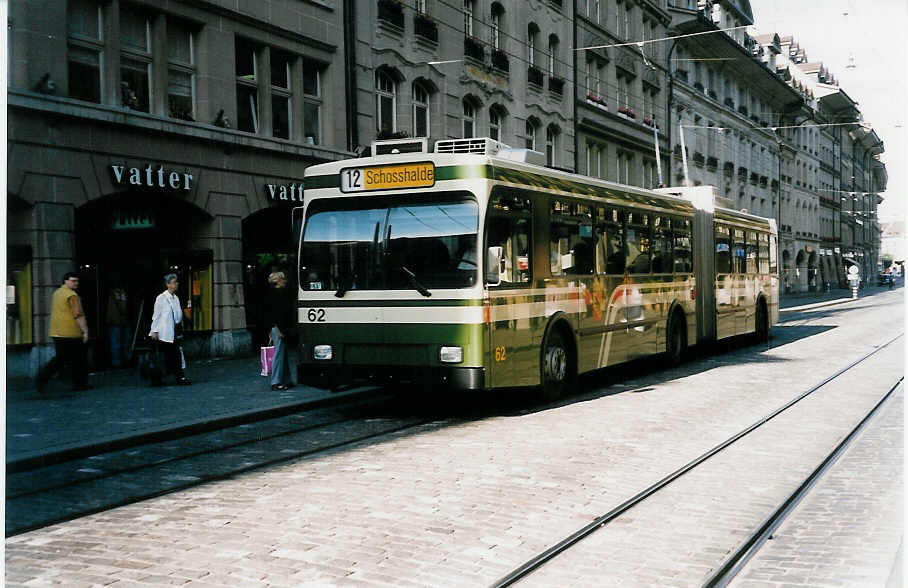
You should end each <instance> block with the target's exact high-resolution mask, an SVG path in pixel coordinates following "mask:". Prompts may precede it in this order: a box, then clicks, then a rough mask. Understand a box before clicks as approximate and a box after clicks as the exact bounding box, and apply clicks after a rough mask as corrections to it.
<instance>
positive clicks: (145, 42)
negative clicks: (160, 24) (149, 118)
mask: <svg viewBox="0 0 908 588" xmlns="http://www.w3.org/2000/svg"><path fill="white" fill-rule="evenodd" d="M120 50H121V54H120V94H121V104H122V106H123V107H124V108H128V109H130V110H139V111H142V112H150V111H151V110H150V109H151V92H152V85H151V61H152V56H151V23H150V22H149V19H148V17H147V16H146V15H145V14H144V13H143V12H141V11H140V10H138V9H137V8H132V7H129V6H128V5H123V6H122V7H121V10H120Z"/></svg>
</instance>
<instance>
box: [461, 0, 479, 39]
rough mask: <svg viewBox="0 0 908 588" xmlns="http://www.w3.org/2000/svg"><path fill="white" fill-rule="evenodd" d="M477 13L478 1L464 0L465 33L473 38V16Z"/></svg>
mask: <svg viewBox="0 0 908 588" xmlns="http://www.w3.org/2000/svg"><path fill="white" fill-rule="evenodd" d="M475 12H476V0H463V33H464V35H466V36H468V37H472V36H473V15H474V13H475Z"/></svg>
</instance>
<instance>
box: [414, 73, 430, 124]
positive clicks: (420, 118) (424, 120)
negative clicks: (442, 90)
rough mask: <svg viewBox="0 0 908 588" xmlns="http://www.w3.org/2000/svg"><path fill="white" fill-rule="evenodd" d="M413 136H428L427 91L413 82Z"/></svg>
mask: <svg viewBox="0 0 908 588" xmlns="http://www.w3.org/2000/svg"><path fill="white" fill-rule="evenodd" d="M413 136H414V137H428V136H429V92H427V91H426V89H425V88H424V87H423V86H422V85H421V84H413Z"/></svg>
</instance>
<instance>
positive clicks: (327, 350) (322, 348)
mask: <svg viewBox="0 0 908 588" xmlns="http://www.w3.org/2000/svg"><path fill="white" fill-rule="evenodd" d="M312 357H314V358H315V359H331V358H332V357H334V349H333V348H332V347H331V346H330V345H316V346H315V347H313V348H312Z"/></svg>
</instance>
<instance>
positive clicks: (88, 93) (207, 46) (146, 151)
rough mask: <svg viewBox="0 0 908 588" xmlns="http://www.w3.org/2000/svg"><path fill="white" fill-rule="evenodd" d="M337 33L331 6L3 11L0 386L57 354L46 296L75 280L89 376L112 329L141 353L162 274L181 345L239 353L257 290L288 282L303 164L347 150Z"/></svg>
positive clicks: (146, 5) (39, 5)
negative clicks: (119, 298)
mask: <svg viewBox="0 0 908 588" xmlns="http://www.w3.org/2000/svg"><path fill="white" fill-rule="evenodd" d="M343 22H344V15H343V6H342V3H340V2H334V1H330V0H318V1H310V2H297V1H292V0H261V1H260V2H253V3H247V5H246V6H245V7H244V8H243V9H242V10H237V8H236V3H234V2H228V1H226V0H218V1H215V2H205V3H199V2H189V1H187V2H180V1H172V2H164V3H161V2H150V1H142V0H136V1H131V2H126V1H124V0H69V1H67V2H59V1H28V2H25V1H22V0H17V1H14V2H12V3H11V4H10V12H9V29H8V30H9V36H10V40H9V47H10V55H9V64H8V65H9V74H10V75H9V88H8V103H9V111H8V143H7V147H8V186H7V202H8V204H7V213H8V221H7V222H8V226H7V235H8V237H7V239H8V240H7V253H8V260H9V267H8V274H7V294H8V297H7V311H8V313H7V316H8V320H7V327H8V336H7V367H8V370H9V373H10V374H12V375H15V374H24V373H29V372H30V373H34V371H35V369H36V368H37V365H38V363H39V361H43V360H45V359H46V357H47V354H48V353H50V352H51V349H52V346H51V345H49V344H48V343H49V338H48V335H47V330H48V315H49V305H50V298H51V293H52V292H53V290H54V289H55V288H57V287H58V286H59V285H60V282H61V278H62V276H63V274H64V273H65V272H67V271H72V270H76V269H78V271H79V272H80V273H81V287H80V291H81V294H82V296H83V300H84V304H85V308H86V316H87V318H88V321H89V327H90V331H91V336H92V346H91V352H90V355H91V361H92V366H93V367H95V368H98V367H105V366H107V365H110V363H111V358H112V356H113V353H111V350H110V336H109V333H110V331H111V329H112V328H113V327H125V328H126V329H127V331H128V333H129V335H128V339H131V338H132V336H133V335H134V334H135V333H136V331H138V337H137V344H138V345H141V344H142V341H143V339H144V335H146V334H147V330H148V324H149V319H150V314H151V309H152V303H153V301H154V297H155V295H157V294H158V293H159V292H160V291H162V290H163V285H162V283H161V278H162V276H163V275H164V274H165V273H167V272H175V273H177V274H178V275H179V277H180V281H181V297H182V300H183V302H184V304H186V303H187V302H190V301H191V304H192V311H191V313H192V320H191V321H190V322H189V323H188V324H187V341H186V346H185V347H186V349H187V353H189V354H191V355H229V354H235V353H242V352H248V351H250V350H251V348H252V347H253V345H255V344H256V341H257V340H258V339H260V338H261V337H262V333H260V332H259V331H260V330H262V329H263V326H262V325H259V324H258V322H259V321H260V314H261V301H262V295H263V293H264V290H263V288H264V287H265V285H264V278H265V277H266V276H267V274H268V272H269V271H272V270H274V269H285V270H288V272H289V273H290V275H291V276H292V275H295V271H289V270H292V269H293V266H294V265H295V264H294V263H293V261H292V258H293V256H294V252H295V246H294V244H293V242H292V241H293V239H292V233H291V217H292V210H291V209H292V208H293V206H295V205H299V203H300V200H301V191H300V186H301V179H302V177H303V170H304V168H305V167H306V165H308V164H311V163H315V162H323V161H329V160H336V159H339V158H344V157H348V156H349V155H350V154H349V152H348V151H346V148H347V137H346V133H345V125H344V120H343V110H342V109H335V108H333V107H332V104H336V103H340V102H341V101H343V100H344V98H345V91H344V87H345V86H344V71H345V68H344V58H345V52H344V44H343V42H342V39H343V35H342V32H343ZM116 289H122V290H124V291H125V294H126V296H127V307H128V308H127V309H126V311H125V312H115V313H112V312H111V307H110V304H111V302H110V301H111V296H112V293H113V292H114V290H116ZM114 315H116V316H114ZM137 326H138V329H136V327H137ZM143 331H144V332H143Z"/></svg>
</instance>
